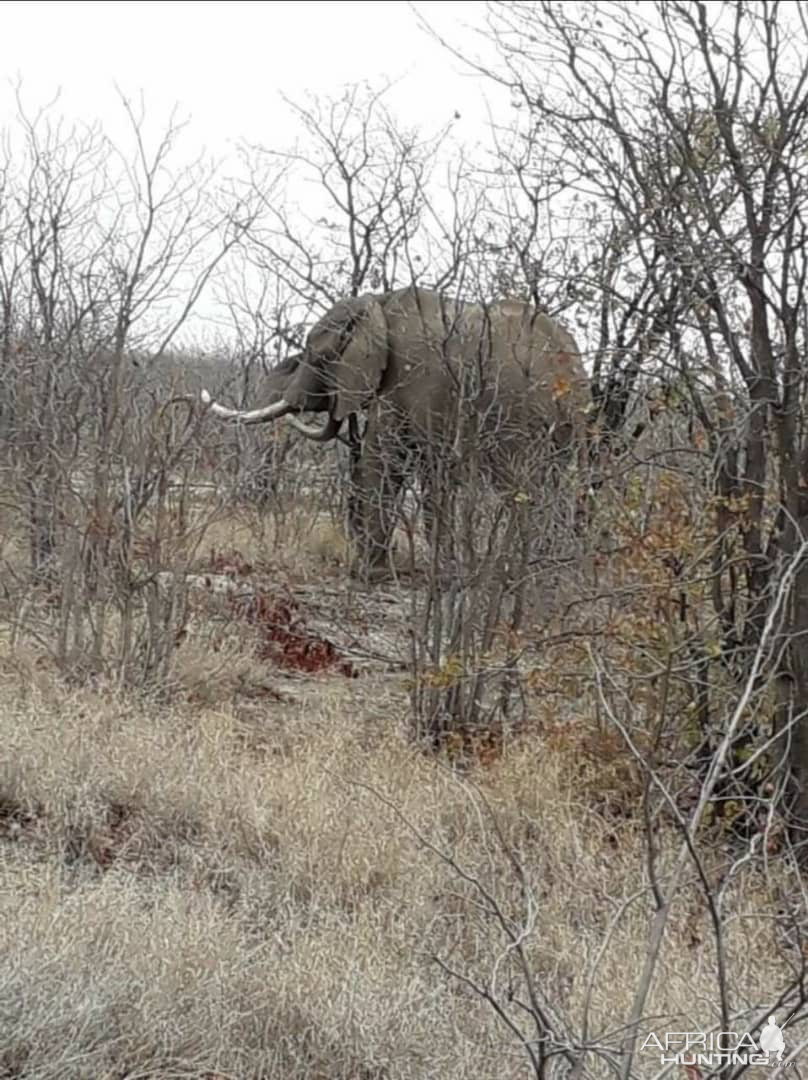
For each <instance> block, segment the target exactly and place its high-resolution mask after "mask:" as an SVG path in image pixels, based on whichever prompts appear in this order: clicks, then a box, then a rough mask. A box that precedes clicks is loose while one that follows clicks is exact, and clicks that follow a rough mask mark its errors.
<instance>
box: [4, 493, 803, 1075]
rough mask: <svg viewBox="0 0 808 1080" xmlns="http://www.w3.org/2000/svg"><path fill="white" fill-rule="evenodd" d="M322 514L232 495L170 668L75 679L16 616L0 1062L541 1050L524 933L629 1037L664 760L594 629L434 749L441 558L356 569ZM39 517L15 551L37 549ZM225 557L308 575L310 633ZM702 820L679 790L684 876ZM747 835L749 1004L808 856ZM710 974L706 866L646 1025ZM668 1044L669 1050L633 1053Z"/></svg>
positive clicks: (737, 991)
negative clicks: (421, 714)
mask: <svg viewBox="0 0 808 1080" xmlns="http://www.w3.org/2000/svg"><path fill="white" fill-rule="evenodd" d="M315 517H316V516H315V514H314V512H313V511H312V512H311V513H309V512H308V511H306V510H304V511H302V512H296V513H292V514H290V515H288V516H287V517H286V518H285V519H284V523H283V527H282V528H281V527H280V526H279V525H278V524H277V522H276V523H275V525H274V526H273V525H272V524H268V523H267V519H266V517H262V516H261V515H260V514H259V513H258V512H257V511H255V510H254V509H249V508H244V507H237V506H231V507H229V508H225V509H224V510H223V511H222V513H221V514H220V515H219V517H218V518H217V520H215V521H213V522H209V524H208V529H207V533H206V538H205V545H204V549H203V550H200V552H199V555H198V558H197V560H196V564H195V566H194V567H193V569H194V570H195V571H196V572H197V573H198V574H200V575H202V576H201V577H200V579H199V581H198V583H197V587H196V588H195V589H194V590H192V594H191V605H192V616H191V618H190V620H189V623H188V628H187V636H186V637H185V639H184V641H183V643H182V646H181V647H180V648H179V649H178V651H177V653H176V659H175V663H174V668H173V673H172V682H171V685H170V686H167V687H162V688H160V691H159V692H154V693H151V694H150V693H135V692H132V691H127V690H126V689H124V688H122V687H120V686H117V687H116V686H115V685H114V684H112V683H110V682H109V681H105V680H104V679H103V677H99V678H96V679H95V680H92V679H91V680H83V681H81V682H79V683H73V684H71V683H70V682H69V681H66V680H65V679H64V678H63V677H62V676H61V675H60V673H59V671H58V670H57V668H56V666H55V665H54V664H53V663H52V661H51V660H50V659H49V655H48V651H47V649H45V648H44V647H42V640H41V639H40V640H39V641H38V640H37V638H36V636H35V635H32V634H30V633H26V632H21V631H20V630H19V627H16V628H15V626H14V624H13V622H11V623H9V624H8V627H7V629H6V630H5V631H4V634H3V643H2V653H0V672H1V673H2V682H1V683H0V694H1V695H2V707H1V708H0V745H2V747H3V752H2V756H1V759H0V760H1V761H2V772H1V773H0V785H1V786H0V858H1V859H2V862H0V875H1V878H0V905H1V906H2V912H1V914H0V942H1V943H2V944H1V945H0V954H2V964H1V965H0V1029H1V1030H2V1032H3V1036H2V1040H0V1076H4V1077H9V1078H11V1077H14V1078H22V1077H25V1078H37V1080H45V1078H54V1080H56V1078H60V1080H61V1078H76V1080H79V1078H99V1080H100V1078H109V1080H111V1078H113V1077H114V1078H123V1077H127V1078H134V1077H138V1078H146V1077H149V1078H152V1077H154V1078H156V1077H200V1078H201V1077H206V1078H208V1080H213V1078H216V1080H223V1078H225V1077H227V1078H248V1077H250V1078H258V1077H262V1078H276V1077H277V1078H279V1080H280V1078H283V1080H293V1078H304V1077H305V1078H320V1080H339V1078H344V1080H381V1078H385V1080H388V1078H389V1080H393V1078H396V1080H398V1078H402V1080H404V1078H412V1080H426V1078H432V1077H435V1078H437V1077H440V1078H442V1080H443V1078H445V1080H452V1078H456V1080H460V1078H464V1080H465V1078H474V1080H489V1078H490V1080H495V1078H496V1080H500V1078H501V1080H506V1078H507V1080H510V1078H517V1077H523V1076H528V1075H535V1074H534V1073H533V1072H532V1071H531V1069H530V1067H529V1063H528V1058H527V1055H526V1053H525V1050H524V1048H523V1047H522V1046H520V1044H519V1039H518V1037H517V1035H516V1033H515V1030H514V1029H512V1028H509V1026H508V1025H507V1023H506V1022H504V1019H503V1017H508V1018H510V1020H511V1021H512V1022H513V1023H514V1024H516V1025H518V1028H519V1029H520V1030H521V1031H522V1032H523V1033H524V1037H525V1038H527V1039H533V1038H535V1034H536V1028H535V1027H533V1026H532V1024H531V1020H530V1013H529V1011H528V1009H527V1008H524V1007H520V1005H519V1002H523V1003H525V999H526V996H527V993H528V989H527V983H526V980H525V970H522V969H520V967H519V959H520V957H521V958H524V961H525V964H526V970H527V972H528V974H529V976H530V978H531V980H532V985H533V986H534V988H535V990H536V992H537V994H538V996H539V999H540V1001H541V1002H542V1003H544V1004H543V1006H542V1007H543V1008H544V1009H545V1012H546V1014H547V1015H548V1017H549V1019H548V1024H549V1026H550V1027H551V1029H552V1030H553V1032H554V1035H555V1037H556V1039H557V1044H556V1046H557V1047H559V1046H561V1045H572V1046H574V1045H576V1044H577V1045H580V1043H581V1042H587V1043H590V1044H597V1045H598V1046H601V1047H604V1048H606V1050H607V1051H610V1052H612V1053H613V1054H615V1055H616V1054H617V1051H618V1050H619V1049H620V1047H621V1042H622V1040H623V1038H624V1035H625V1027H624V1025H625V1024H626V1019H627V1017H628V1016H629V1015H630V1011H631V1006H632V999H633V997H634V994H635V992H636V988H637V985H638V981H639V979H640V973H641V969H642V966H643V959H644V950H645V946H646V941H647V939H648V936H649V927H650V926H651V920H652V918H653V912H654V903H653V897H652V895H651V892H650V890H649V887H648V886H649V879H648V862H647V834H646V832H645V829H644V820H643V814H642V804H643V785H644V778H643V775H642V774H641V771H640V769H639V768H638V767H637V765H636V764H635V763H634V762H633V761H632V758H631V756H630V755H629V754H628V753H627V752H626V750H625V747H624V746H623V744H622V741H621V739H620V737H619V735H618V733H617V732H616V731H615V729H614V728H613V727H611V726H610V725H609V723H608V720H607V719H606V718H604V715H603V712H602V710H600V709H599V708H598V707H597V703H596V699H595V695H594V692H593V689H592V687H593V681H592V678H591V673H589V675H588V674H587V672H586V671H585V667H584V664H583V662H582V657H583V656H585V650H584V651H583V652H582V651H581V650H580V649H579V648H574V647H573V646H572V645H570V644H569V643H567V644H565V643H564V641H563V639H562V638H561V637H559V638H558V639H557V640H556V645H555V646H554V647H553V648H552V649H548V650H547V651H546V652H544V653H543V652H542V651H541V650H536V652H535V654H534V656H533V659H532V663H533V664H534V668H533V672H532V678H531V679H530V680H528V681H527V683H526V685H527V686H528V696H527V699H526V709H525V715H524V718H523V721H522V723H521V724H520V726H519V728H518V730H516V731H515V732H513V733H512V734H511V735H510V736H509V737H508V738H506V739H504V740H502V741H501V742H500V743H499V744H498V745H497V746H496V748H495V752H491V753H488V754H486V753H480V754H478V755H476V756H472V757H471V758H466V759H465V760H464V761H463V762H462V763H458V761H456V760H454V759H453V757H452V755H451V753H448V752H444V753H441V754H438V755H435V754H432V753H427V752H425V751H424V750H423V748H422V747H420V746H419V745H417V744H416V743H415V741H414V740H413V739H412V737H411V731H412V724H411V718H410V714H411V698H410V692H411V682H410V675H409V674H408V651H407V635H408V627H409V622H408V620H409V611H410V608H409V604H410V601H411V599H412V596H413V590H414V589H416V588H417V582H415V581H413V580H408V579H407V578H406V577H404V578H402V581H401V583H400V584H399V585H398V586H379V587H376V588H375V589H372V590H363V589H359V588H357V587H355V586H353V585H351V584H350V583H349V582H348V579H347V575H346V571H345V563H346V558H347V552H346V546H345V543H344V541H343V540H342V538H341V534H340V531H339V529H338V527H337V526H336V525H334V524H333V523H331V522H329V521H328V520H326V519H324V518H319V519H315ZM14 529H15V526H14V524H13V520H12V519H11V518H8V519H6V521H5V523H4V530H3V531H4V536H3V555H4V558H5V560H6V562H7V565H11V564H13V562H14V560H15V558H17V557H18V558H19V559H20V560H22V558H23V556H24V552H23V551H22V549H21V547H20V544H21V540H20V536H19V535H16V534H15V531H14ZM18 548H19V550H17V549H18ZM204 575H208V577H207V578H205V576H204ZM222 579H228V580H231V581H232V582H233V583H234V588H235V589H236V591H237V592H238V591H240V593H241V594H242V595H243V596H247V597H250V596H255V595H258V594H259V592H260V593H261V594H262V595H270V596H275V597H278V598H280V599H278V604H281V603H283V604H286V605H288V604H289V602H290V599H292V600H293V602H294V603H295V604H296V605H297V608H296V609H295V611H294V613H293V615H292V616H290V619H291V621H290V622H288V625H289V626H290V627H292V629H293V628H294V626H299V627H303V628H305V629H304V632H303V633H304V638H305V641H304V645H305V648H303V649H302V651H301V650H300V649H299V648H298V647H297V646H299V645H300V641H299V640H297V639H295V636H294V633H293V632H291V631H290V634H289V635H286V636H284V634H276V635H275V640H272V641H270V640H269V639H268V637H267V630H266V626H265V625H264V623H262V621H261V618H260V617H256V616H255V610H256V609H255V608H253V609H250V607H249V602H248V603H247V606H246V607H245V606H241V607H239V603H238V601H235V604H234V600H233V596H231V595H229V594H227V593H225V594H221V593H217V592H216V588H215V585H216V583H217V582H219V583H220V582H221V581H222ZM37 606H40V607H41V611H42V615H41V617H42V624H41V625H42V626H45V625H46V623H47V619H48V615H47V604H46V601H45V600H44V599H43V600H42V601H40V600H39V599H38V598H36V597H33V598H31V599H30V603H29V607H28V609H27V611H28V619H27V625H28V626H30V625H32V620H31V617H30V616H31V612H32V611H34V610H35V609H36V607H37ZM646 607H647V600H643V599H642V598H639V599H638V601H637V611H636V613H635V615H636V618H637V619H640V618H641V617H642V616H643V615H644V614H645V613H646V612H645V609H646ZM251 610H252V617H249V613H250V611H251ZM276 614H277V609H276ZM537 618H539V621H540V617H539V616H538V615H537ZM281 621H282V622H283V620H281ZM283 625H287V623H283ZM312 627H315V628H316V629H312ZM323 627H325V628H327V629H322V628H323ZM335 641H336V642H338V644H339V649H338V650H337V651H334V652H333V653H332V651H331V649H330V643H332V642H335ZM312 643H314V644H312ZM318 649H319V650H320V651H319V652H318ZM312 650H313V651H312ZM301 656H309V657H311V656H313V657H314V660H312V662H311V663H310V664H309V666H311V667H313V668H315V670H312V671H306V670H302V669H305V667H306V666H307V663H306V662H303V663H300V662H299V661H300V657H301ZM318 658H319V660H318ZM332 659H333V660H334V661H335V662H334V663H333V664H332V663H331V660H332ZM320 661H322V662H320ZM461 765H462V767H461ZM680 842H681V840H680V838H679V837H678V834H677V833H676V831H675V829H674V828H673V825H672V824H671V822H670V820H669V821H667V823H666V822H665V820H664V818H663V819H662V820H661V822H659V823H658V824H657V826H656V827H655V835H654V843H655V845H656V846H657V851H658V854H659V858H660V867H659V868H658V874H659V877H660V879H661V880H663V881H664V880H665V879H666V875H667V874H668V872H669V871H670V870H671V868H672V865H673V862H674V859H675V857H676V853H677V852H678V849H679V844H680ZM729 849H730V845H729V843H728V842H727V838H726V837H725V836H722V835H721V831H720V830H718V831H717V832H716V833H715V834H714V835H709V834H708V835H706V836H705V846H704V848H703V850H702V851H701V858H702V865H703V867H704V868H705V871H706V873H707V875H708V876H709V878H710V882H711V884H712V885H714V886H715V888H716V890H717V891H718V892H719V893H720V895H719V905H720V908H721V920H722V933H723V949H724V958H725V963H726V966H727V973H728V974H727V979H728V984H729V985H730V986H731V989H732V994H733V1000H734V1003H735V1007H736V1009H738V1010H739V1011H740V1012H743V1011H744V1009H747V1010H749V1015H750V1016H751V1015H755V1016H756V1015H757V1014H756V1013H755V1009H757V1007H758V1006H759V1004H760V1003H761V1002H763V1001H770V1000H772V998H773V997H776V995H777V993H778V992H779V989H780V988H781V987H782V985H783V984H784V983H785V982H786V981H787V979H788V978H789V968H788V964H789V960H788V959H787V956H788V954H787V952H786V950H785V949H784V947H783V942H782V937H781V935H782V926H781V924H780V922H779V921H778V918H777V916H778V915H780V914H782V910H783V906H784V903H785V901H784V899H783V898H784V896H786V895H788V894H793V892H794V888H795V886H794V883H793V881H792V880H791V878H790V877H789V875H788V873H787V871H786V869H785V868H784V867H782V866H780V865H778V863H777V858H776V853H775V854H773V855H772V858H771V860H767V859H766V858H763V859H762V860H761V859H744V858H738V852H737V850H736V851H735V853H734V854H731V853H730V854H728V851H729ZM509 935H510V936H509ZM716 987H717V975H716V949H715V939H714V935H713V932H712V923H711V920H710V912H709V910H708V906H707V904H706V903H705V899H704V890H703V888H702V886H701V885H700V883H699V881H698V880H697V875H696V873H695V871H694V870H693V869H687V870H686V872H685V874H684V875H683V876H682V878H681V880H680V884H679V887H678V889H677V891H676V896H675V899H674V902H673V904H672V908H671V913H670V917H669V921H668V924H667V929H666V932H665V935H664V940H663V942H662V946H661V953H660V957H659V962H658V964H657V968H656V976H655V978H654V981H653V986H652V989H651V994H650V997H649V998H648V1001H647V1003H646V1006H645V1008H644V1010H643V1015H644V1018H645V1019H644V1020H643V1022H642V1024H641V1025H640V1027H641V1029H642V1033H641V1037H644V1033H645V1031H647V1030H650V1029H655V1030H656V1029H658V1030H660V1031H665V1030H710V1029H711V1027H712V1025H713V1024H715V1023H716V1022H717V1021H718V1014H717V1012H716V1001H717V988H716ZM483 990H484V991H485V992H486V993H488V994H489V995H490V998H489V999H488V1000H486V999H485V996H484V994H483V993H482V991H483ZM498 1010H501V1014H500V1015H498ZM614 1060H615V1061H617V1060H618V1058H617V1057H616V1056H615V1057H614ZM556 1066H557V1067H558V1068H559V1070H560V1071H559V1072H558V1074H557V1075H567V1072H566V1071H564V1070H566V1069H567V1068H568V1062H567V1061H566V1060H565V1059H564V1057H563V1056H558V1057H556V1058H552V1059H551V1065H550V1066H549V1067H550V1068H551V1070H552V1069H554V1068H555V1067H556ZM587 1067H588V1068H589V1069H591V1070H594V1071H593V1072H592V1073H590V1075H607V1074H608V1071H607V1068H606V1066H605V1064H604V1062H603V1060H600V1061H598V1060H596V1059H595V1058H588V1059H587ZM659 1068H660V1066H659V1064H658V1056H657V1055H653V1054H651V1053H650V1052H649V1051H646V1053H645V1054H644V1055H640V1056H639V1057H638V1058H637V1059H636V1061H635V1066H634V1070H635V1071H634V1073H633V1074H632V1075H636V1076H649V1077H650V1076H653V1075H655V1074H656V1073H657V1072H658V1070H659ZM764 1071H765V1070H762V1071H761V1075H762V1074H763V1072H764ZM755 1072H756V1070H755V1069H754V1068H753V1069H751V1070H750V1071H749V1072H748V1073H747V1075H749V1076H754V1075H755ZM549 1075H554V1073H553V1072H552V1071H551V1072H550V1073H549Z"/></svg>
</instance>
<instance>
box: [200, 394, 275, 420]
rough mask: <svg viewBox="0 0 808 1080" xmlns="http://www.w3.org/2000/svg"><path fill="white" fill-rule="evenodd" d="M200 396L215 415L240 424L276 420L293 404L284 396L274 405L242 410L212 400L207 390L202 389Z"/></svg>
mask: <svg viewBox="0 0 808 1080" xmlns="http://www.w3.org/2000/svg"><path fill="white" fill-rule="evenodd" d="M201 396H202V402H203V404H204V405H206V406H207V407H208V408H209V409H210V411H211V412H213V413H215V414H216V416H221V417H222V419H224V420H237V421H238V422H239V423H240V424H265V423H267V422H268V421H270V420H278V419H279V418H280V417H281V416H286V414H287V413H290V412H292V411H293V410H294V405H290V404H289V402H288V401H286V400H285V399H284V398H281V400H280V401H276V402H275V404H274V405H267V406H266V408H264V409H252V410H251V411H250V412H242V411H240V410H239V409H228V408H227V407H226V406H225V405H220V404H219V402H218V401H214V400H213V398H212V397H211V396H210V394H209V393H208V392H207V390H203V391H202V395H201Z"/></svg>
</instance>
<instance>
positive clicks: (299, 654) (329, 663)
mask: <svg viewBox="0 0 808 1080" xmlns="http://www.w3.org/2000/svg"><path fill="white" fill-rule="evenodd" d="M234 606H235V607H236V610H237V611H238V613H239V614H240V615H241V616H242V617H244V618H246V619H247V621H248V622H250V623H253V624H254V625H255V626H258V627H259V629H260V631H261V637H262V643H261V646H260V648H259V651H258V655H259V656H260V657H261V659H262V660H274V661H276V663H278V664H280V665H281V667H286V668H292V669H293V670H295V671H307V672H317V671H326V670H328V669H336V670H337V671H338V672H339V673H340V674H342V675H345V676H346V677H347V678H349V679H355V678H356V677H357V675H358V674H359V673H358V672H357V670H356V668H355V667H354V666H353V664H351V663H350V662H349V661H347V660H344V659H343V658H342V657H341V655H340V652H339V650H338V649H337V647H336V646H335V645H334V644H333V642H331V641H328V640H327V639H326V638H323V637H320V636H319V635H317V634H313V633H311V631H309V630H307V629H306V627H305V624H304V622H303V619H302V618H301V616H300V615H299V614H298V612H299V607H298V604H297V603H296V602H295V601H294V600H293V599H291V598H290V597H286V598H284V599H278V598H276V597H274V596H269V595H268V594H267V593H256V594H255V595H254V596H252V597H250V598H249V599H248V600H244V599H234Z"/></svg>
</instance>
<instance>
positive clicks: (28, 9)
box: [0, 0, 491, 157]
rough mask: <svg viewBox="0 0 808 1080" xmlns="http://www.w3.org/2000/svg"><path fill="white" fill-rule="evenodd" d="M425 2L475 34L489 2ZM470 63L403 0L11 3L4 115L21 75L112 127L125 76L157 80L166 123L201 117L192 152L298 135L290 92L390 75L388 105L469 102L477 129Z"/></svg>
mask: <svg viewBox="0 0 808 1080" xmlns="http://www.w3.org/2000/svg"><path fill="white" fill-rule="evenodd" d="M417 7H418V10H419V11H421V12H422V13H423V14H424V15H425V16H426V17H427V19H428V20H429V21H430V22H431V23H432V24H433V25H435V26H436V27H437V28H439V29H440V30H441V32H443V33H444V34H446V36H447V37H448V38H449V39H450V40H452V41H453V42H455V41H456V42H457V43H458V44H464V43H465V44H467V45H471V44H473V42H474V37H475V35H474V33H473V30H471V29H470V26H473V25H477V26H480V25H481V24H482V21H483V18H484V12H485V5H484V4H483V3H481V2H480V0H463V2H461V3H458V2H451V3H448V2H444V0H425V2H421V3H419V4H418V5H417ZM460 69H461V65H460V64H459V62H457V61H455V60H454V59H453V58H452V57H451V56H450V55H449V53H448V52H447V51H446V50H444V49H442V48H441V47H440V46H439V45H438V44H437V43H435V42H434V41H433V40H431V39H430V38H429V36H428V35H427V34H426V33H425V32H424V31H423V30H421V29H419V27H418V23H417V17H416V14H415V12H414V11H413V10H412V8H411V7H410V5H409V4H408V3H406V2H404V0H384V2H379V0H365V2H362V3H356V2H334V3H320V2H297V3H293V2H288V0H284V2H276V3H258V2H256V3H237V2H231V3H221V2H218V0H212V2H196V3H174V2H160V3H153V2H150V0H141V2H137V3H132V2H100V3H78V2H65V3H49V2H41V3H36V2H28V3H19V2H6V3H0V116H2V117H4V118H10V116H11V115H12V113H13V110H14V95H13V89H12V83H13V82H14V80H15V79H16V78H17V77H19V78H21V80H22V88H23V100H24V102H25V104H26V108H27V109H28V110H30V111H34V110H35V109H36V108H37V107H38V106H40V105H43V104H44V103H46V102H47V101H48V100H49V99H50V98H51V97H52V96H53V94H54V93H55V92H56V91H58V90H61V96H60V101H59V106H58V109H57V111H58V112H59V113H61V114H63V115H64V116H65V117H66V118H68V119H78V120H81V121H91V120H94V119H100V120H101V121H102V124H103V127H104V130H105V131H106V132H107V133H108V134H109V135H110V136H111V137H112V138H113V140H114V139H115V137H116V133H117V132H118V131H120V132H122V133H123V132H124V131H125V130H126V124H125V122H124V120H123V117H122V110H121V106H120V102H119V101H118V98H117V95H116V91H115V85H116V83H117V85H118V86H119V87H120V88H121V90H122V91H123V92H124V93H125V94H126V95H127V96H130V97H136V96H137V95H138V94H139V93H140V91H141V90H142V91H143V92H144V93H145V103H146V108H147V118H148V123H149V125H152V124H153V125H155V127H156V128H160V127H161V126H162V124H163V123H164V122H165V120H166V118H167V116H168V114H169V112H170V110H171V109H172V107H173V106H174V105H175V104H176V105H178V106H179V115H180V116H181V117H190V120H191V125H190V127H189V128H188V130H187V133H186V136H185V140H187V142H186V146H188V150H189V154H191V146H190V145H189V144H190V143H192V142H193V143H195V148H196V149H197V150H198V149H199V147H200V145H203V146H204V147H205V148H206V149H207V150H208V151H209V152H210V153H212V154H213V155H214V156H215V157H221V156H222V155H223V154H225V153H227V150H228V148H229V147H231V146H232V145H233V143H234V142H235V141H236V140H238V139H239V138H246V139H248V140H249V141H251V142H262V143H264V144H265V145H273V146H286V145H288V144H289V143H290V142H291V141H293V140H294V137H295V134H296V131H295V122H294V121H293V120H292V118H291V117H290V115H289V112H288V110H287V108H286V106H285V104H284V103H283V102H282V101H281V100H280V98H279V93H280V92H283V93H286V94H287V95H288V96H290V97H292V98H293V99H298V98H300V97H301V95H302V92H303V91H305V90H315V91H318V92H320V93H326V94H330V93H332V92H333V93H337V92H338V90H339V88H340V87H341V86H343V85H345V84H346V83H353V82H357V81H361V80H370V81H372V82H373V83H374V84H378V83H379V82H380V81H381V80H383V79H384V78H385V77H387V78H392V79H395V80H401V83H400V85H399V87H398V88H397V91H396V93H395V95H394V97H393V99H392V100H391V102H390V104H391V105H393V106H394V109H395V112H396V114H397V115H398V117H399V119H400V120H401V121H403V122H404V123H405V124H407V125H410V124H414V125H417V126H419V127H439V126H441V125H442V124H444V123H446V122H447V121H448V120H449V119H450V118H451V117H452V115H453V113H454V111H455V110H456V109H458V110H459V111H460V112H461V114H462V117H463V119H462V121H461V122H462V123H463V127H464V128H466V132H465V134H468V133H469V128H472V129H473V128H475V127H480V128H481V127H482V126H483V125H484V124H485V117H486V107H485V104H484V101H483V90H484V88H483V85H482V83H481V82H480V81H479V80H477V79H475V78H473V77H470V76H469V75H468V74H467V73H466V74H462V73H461V70H460ZM485 90H486V92H487V93H488V94H489V95H490V93H491V85H490V83H489V84H488V85H487V87H486V88H485ZM458 134H461V132H459V131H458ZM185 140H184V141H185Z"/></svg>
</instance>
